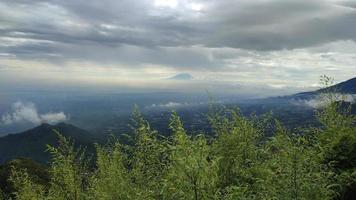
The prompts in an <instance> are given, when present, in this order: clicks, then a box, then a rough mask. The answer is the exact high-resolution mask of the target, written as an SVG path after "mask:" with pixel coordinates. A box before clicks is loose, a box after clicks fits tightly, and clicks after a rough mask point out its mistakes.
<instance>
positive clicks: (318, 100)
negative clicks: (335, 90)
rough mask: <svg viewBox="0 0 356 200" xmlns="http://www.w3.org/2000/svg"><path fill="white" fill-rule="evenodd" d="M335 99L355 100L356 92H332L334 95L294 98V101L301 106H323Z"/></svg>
mask: <svg viewBox="0 0 356 200" xmlns="http://www.w3.org/2000/svg"><path fill="white" fill-rule="evenodd" d="M331 98H332V100H333V101H344V102H355V100H356V95H355V94H332V97H329V95H328V96H325V95H320V96H318V97H315V98H313V99H310V100H293V101H292V103H293V104H295V105H299V106H308V107H311V108H323V107H325V106H326V105H328V104H329V103H330V99H331Z"/></svg>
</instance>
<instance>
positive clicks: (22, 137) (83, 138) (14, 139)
mask: <svg viewBox="0 0 356 200" xmlns="http://www.w3.org/2000/svg"><path fill="white" fill-rule="evenodd" d="M53 130H57V131H58V132H60V133H61V134H62V135H64V136H65V137H70V138H72V139H74V140H75V144H76V146H79V145H80V146H86V147H87V148H88V151H92V150H93V143H95V142H100V138H98V137H97V136H94V135H92V134H91V133H89V132H87V131H85V130H83V129H80V128H77V127H75V126H73V125H70V124H65V123H60V124H57V125H49V124H42V125H40V126H38V127H35V128H33V129H30V130H27V131H25V132H22V133H18V134H9V135H7V136H5V137H1V138H0V164H2V163H5V162H7V161H9V160H12V159H15V158H19V157H24V158H31V159H33V160H35V161H37V162H40V163H47V162H48V161H49V158H50V157H49V156H50V155H49V153H48V152H46V145H47V144H49V145H57V143H58V142H57V141H58V136H57V134H56V133H55V132H54V131H53Z"/></svg>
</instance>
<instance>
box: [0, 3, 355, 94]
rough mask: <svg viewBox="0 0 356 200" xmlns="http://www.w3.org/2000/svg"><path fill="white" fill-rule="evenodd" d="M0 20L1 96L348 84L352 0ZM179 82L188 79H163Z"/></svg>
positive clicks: (93, 11)
mask: <svg viewBox="0 0 356 200" xmlns="http://www.w3.org/2000/svg"><path fill="white" fill-rule="evenodd" d="M0 11H1V12H0V89H2V90H16V89H23V88H25V89H26V88H27V89H31V88H32V89H33V88H46V89H52V90H53V89H58V88H62V87H63V88H111V89H117V90H122V91H134V90H137V91H139V90H141V91H144V90H152V91H154V90H167V91H168V90H172V91H175V90H176V91H198V90H199V91H204V90H205V89H212V90H213V91H214V90H215V91H226V92H231V93H235V92H241V93H254V94H260V93H269V94H279V93H292V92H295V91H304V90H310V89H311V88H315V87H318V82H319V76H320V75H323V74H326V75H328V76H332V77H334V79H335V81H336V82H339V81H343V80H346V79H349V78H353V77H355V76H356V1H354V0H253V1H251V0H119V1H118V0H97V1H94V0H47V1H44V0H1V1H0ZM180 73H188V74H190V75H191V76H192V77H193V78H192V79H191V80H174V79H171V78H170V77H174V76H175V75H177V74H180ZM273 92H274V93H273Z"/></svg>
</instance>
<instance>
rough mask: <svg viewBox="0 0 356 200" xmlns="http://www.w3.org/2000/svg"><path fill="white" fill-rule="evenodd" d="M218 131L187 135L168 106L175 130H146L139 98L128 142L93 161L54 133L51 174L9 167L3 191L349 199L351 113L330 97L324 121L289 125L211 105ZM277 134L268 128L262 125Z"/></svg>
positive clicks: (26, 195) (353, 186)
mask: <svg viewBox="0 0 356 200" xmlns="http://www.w3.org/2000/svg"><path fill="white" fill-rule="evenodd" d="M207 117H208V119H209V121H210V124H211V126H212V128H213V130H214V133H215V136H214V137H208V136H205V135H204V133H202V134H200V135H194V136H192V135H190V134H189V133H187V132H186V131H185V130H184V128H183V124H182V121H181V120H180V118H179V116H178V115H177V114H176V113H175V112H173V113H172V115H171V119H170V123H169V128H170V130H171V132H172V136H170V137H163V136H161V135H160V134H159V133H158V132H156V131H155V130H152V129H151V127H150V125H149V123H148V122H147V121H146V120H145V119H144V118H143V117H142V116H141V114H140V112H139V111H138V109H137V108H136V109H135V110H134V112H133V123H132V127H133V132H134V133H133V136H132V137H129V142H128V144H122V143H121V142H120V141H118V140H116V139H115V138H112V139H111V140H110V141H108V143H107V144H106V145H96V156H95V158H96V164H95V166H94V167H92V166H91V165H90V161H89V159H90V158H88V157H86V156H85V155H84V153H83V151H82V150H80V149H79V150H78V149H76V148H75V147H74V145H73V142H72V141H71V140H70V139H68V138H65V137H63V136H60V137H59V143H60V145H59V147H58V148H57V147H49V148H48V151H49V152H50V153H51V154H52V162H51V166H50V167H49V169H48V170H49V174H50V180H49V181H48V183H47V184H43V183H41V182H39V181H36V180H34V179H33V177H35V176H34V175H33V174H31V173H32V172H31V171H28V170H26V169H27V168H26V167H25V168H24V167H22V168H21V167H16V165H15V166H14V167H13V168H12V172H11V176H10V178H9V182H10V183H11V184H12V186H13V188H14V190H13V191H12V192H11V193H7V194H4V195H3V198H5V199H7V198H10V197H13V198H15V199H23V200H25V199H26V200H28V199H63V200H64V199H73V200H76V199H103V200H106V199H192V200H202V199H282V200H285V199H313V200H314V199H323V200H324V199H353V198H354V196H355V195H356V159H355V155H356V127H355V122H356V116H355V115H352V114H350V110H349V109H348V108H345V107H344V106H343V107H340V103H338V102H335V101H332V102H330V103H329V104H328V106H326V107H325V108H324V109H322V110H320V111H318V113H317V117H318V119H319V121H320V123H321V124H322V125H323V126H322V127H320V128H309V129H300V130H298V131H297V132H295V131H293V132H292V131H288V130H286V129H285V128H284V127H283V125H282V124H281V123H280V122H278V121H276V120H274V119H272V118H271V117H270V116H269V115H265V116H262V117H256V116H255V117H254V116H252V117H249V118H246V117H244V116H242V115H241V114H240V112H239V110H238V109H225V108H221V107H219V106H215V105H212V106H211V107H210V114H209V116H207ZM271 130H272V131H273V132H274V136H273V137H265V136H264V133H265V132H266V131H271Z"/></svg>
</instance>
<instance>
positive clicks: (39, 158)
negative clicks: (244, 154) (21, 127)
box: [0, 78, 356, 164]
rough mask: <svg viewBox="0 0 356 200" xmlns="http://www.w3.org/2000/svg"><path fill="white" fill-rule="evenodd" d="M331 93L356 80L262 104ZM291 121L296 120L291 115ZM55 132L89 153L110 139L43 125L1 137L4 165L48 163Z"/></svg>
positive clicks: (346, 89) (347, 90)
mask: <svg viewBox="0 0 356 200" xmlns="http://www.w3.org/2000/svg"><path fill="white" fill-rule="evenodd" d="M327 91H337V92H338V93H344V94H356V78H353V79H350V80H347V81H344V82H341V83H339V84H336V85H334V86H331V87H328V88H324V89H320V90H316V91H311V92H303V93H298V94H294V95H289V96H283V97H274V98H269V99H268V100H264V101H260V102H259V104H260V105H263V104H264V103H269V102H273V103H274V104H278V105H279V106H281V105H282V104H279V102H288V101H290V100H295V99H297V100H310V99H313V98H315V97H316V96H317V95H319V94H320V93H323V92H327ZM301 112H302V113H304V112H306V111H304V110H302V111H301ZM190 115H191V114H190ZM287 117H288V116H287ZM308 117H309V116H308ZM289 118H293V117H291V116H289ZM153 119H154V118H153ZM297 119H298V120H303V119H302V117H301V116H299V117H297ZM200 121H201V120H200ZM165 125H166V124H164V126H165ZM54 130H57V131H58V132H59V133H61V134H62V135H63V136H65V137H69V138H71V139H73V140H74V141H75V145H76V146H84V147H86V148H87V151H89V152H94V145H93V144H94V143H102V142H104V140H105V138H106V137H105V136H103V135H100V134H97V135H95V134H92V133H90V132H88V131H86V130H84V129H81V128H78V127H76V126H73V125H71V124H67V123H59V124H57V125H50V124H42V125H40V126H38V127H35V128H33V129H30V130H27V131H24V132H21V133H17V134H8V135H7V136H4V137H0V164H3V163H5V162H7V161H10V160H13V159H16V158H21V157H22V158H30V159H32V160H34V161H36V162H39V163H43V164H46V163H47V162H48V161H49V159H50V155H49V153H48V152H46V145H52V146H56V145H57V144H58V142H57V141H58V135H57V134H56V133H55V131H54Z"/></svg>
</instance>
